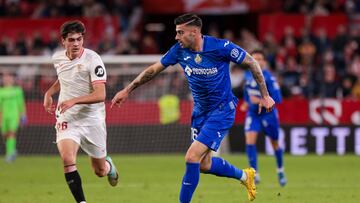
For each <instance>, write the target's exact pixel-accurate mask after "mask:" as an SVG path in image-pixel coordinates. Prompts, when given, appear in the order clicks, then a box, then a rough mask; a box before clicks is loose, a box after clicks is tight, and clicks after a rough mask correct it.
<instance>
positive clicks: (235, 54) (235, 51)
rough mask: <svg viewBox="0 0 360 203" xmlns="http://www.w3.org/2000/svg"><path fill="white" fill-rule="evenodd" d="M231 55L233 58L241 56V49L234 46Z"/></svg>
mask: <svg viewBox="0 0 360 203" xmlns="http://www.w3.org/2000/svg"><path fill="white" fill-rule="evenodd" d="M230 56H231V57H233V58H237V57H239V50H238V49H236V48H233V49H232V50H231V52H230Z"/></svg>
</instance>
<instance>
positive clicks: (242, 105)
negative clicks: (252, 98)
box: [240, 102, 249, 112]
mask: <svg viewBox="0 0 360 203" xmlns="http://www.w3.org/2000/svg"><path fill="white" fill-rule="evenodd" d="M248 108H249V105H248V104H247V103H246V102H243V103H242V104H241V106H240V111H242V112H245V111H247V110H248Z"/></svg>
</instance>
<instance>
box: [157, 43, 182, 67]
mask: <svg viewBox="0 0 360 203" xmlns="http://www.w3.org/2000/svg"><path fill="white" fill-rule="evenodd" d="M178 46H179V45H177V44H175V45H174V46H172V47H171V48H170V49H169V51H168V52H166V53H165V54H164V55H163V57H162V58H161V60H160V63H161V64H162V65H163V66H164V67H168V66H170V65H175V64H177V63H178V60H177V52H178Z"/></svg>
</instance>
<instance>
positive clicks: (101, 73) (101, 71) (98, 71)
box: [95, 66, 105, 77]
mask: <svg viewBox="0 0 360 203" xmlns="http://www.w3.org/2000/svg"><path fill="white" fill-rule="evenodd" d="M104 74H105V70H104V68H103V67H101V66H96V68H95V75H96V76H98V77H102V76H104Z"/></svg>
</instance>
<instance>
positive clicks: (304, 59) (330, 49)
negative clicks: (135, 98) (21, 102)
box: [0, 0, 360, 99]
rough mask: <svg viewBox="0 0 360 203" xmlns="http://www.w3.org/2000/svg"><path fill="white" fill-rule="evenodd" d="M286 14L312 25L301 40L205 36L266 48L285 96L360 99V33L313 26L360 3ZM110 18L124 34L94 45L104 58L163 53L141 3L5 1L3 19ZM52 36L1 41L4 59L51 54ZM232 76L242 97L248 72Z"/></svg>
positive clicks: (288, 5)
mask: <svg viewBox="0 0 360 203" xmlns="http://www.w3.org/2000/svg"><path fill="white" fill-rule="evenodd" d="M283 12H287V13H303V14H306V16H308V17H307V21H308V22H310V23H305V27H303V28H302V31H301V36H295V34H294V28H293V27H291V26H288V27H286V28H285V29H284V30H283V37H282V38H281V39H280V40H277V39H275V37H274V36H273V33H270V32H269V33H265V37H264V39H263V40H260V39H259V38H258V37H257V36H256V34H255V33H253V32H251V31H249V30H247V29H241V30H240V31H239V32H238V33H236V32H234V30H233V28H229V29H228V30H220V29H219V28H218V25H216V24H213V25H211V26H209V27H208V29H207V30H205V34H209V35H213V36H216V37H221V38H226V39H229V40H231V41H233V42H235V43H237V44H238V45H240V46H241V47H242V48H244V49H245V50H247V51H248V52H251V51H253V50H256V49H262V50H264V51H265V53H266V56H267V60H268V66H269V69H271V70H272V71H273V72H274V74H275V75H276V76H277V79H278V81H279V84H280V86H281V90H282V93H283V96H284V97H285V98H289V97H304V98H318V97H336V98H341V99H345V98H348V99H360V51H359V50H360V48H359V45H360V33H359V29H352V28H350V27H348V26H347V25H339V26H338V27H337V33H336V36H335V37H334V38H330V37H329V36H328V33H327V31H326V30H325V29H324V28H322V27H318V28H316V29H315V30H311V28H310V24H311V16H312V15H328V14H330V13H334V12H335V13H336V12H341V13H346V14H349V15H351V14H356V13H360V0H337V1H331V0H301V1H297V0H287V1H284V3H283ZM106 15H111V16H118V17H119V23H120V25H119V27H121V30H120V32H119V34H118V35H116V36H113V35H112V34H110V33H109V34H108V33H105V34H104V37H103V39H101V40H100V42H99V43H98V44H97V45H96V46H95V47H91V48H93V49H95V51H97V52H98V53H99V54H102V55H123V54H162V53H160V48H159V46H160V45H159V44H160V43H161V41H158V40H156V38H155V37H154V36H153V35H152V34H150V33H147V32H143V30H142V29H139V27H145V26H144V25H141V19H142V17H143V15H144V14H143V11H142V8H141V2H140V1H139V0H111V1H110V0H109V1H100V0H71V1H70V0H69V1H68V0H59V1H45V0H32V1H31V0H30V1H23V0H0V17H5V18H6V17H11V18H13V17H27V18H33V19H39V18H48V17H63V16H84V17H97V16H106ZM140 25H141V26H140ZM49 36H50V37H49V40H48V41H47V42H44V40H43V38H42V36H41V34H40V33H38V32H34V34H33V35H32V37H30V38H29V37H26V36H25V34H24V33H19V34H18V36H17V37H15V38H9V37H8V36H3V37H2V39H0V55H51V54H52V53H53V52H54V51H55V50H57V49H59V48H60V47H59V43H58V42H59V38H58V33H56V32H53V33H49ZM231 73H232V78H233V79H234V78H237V79H234V80H233V88H234V90H235V92H236V93H237V94H238V96H239V97H241V91H240V89H241V84H242V80H241V75H242V74H243V71H242V69H241V68H238V67H237V66H234V67H233V68H232V71H231ZM39 77H40V78H37V82H35V83H36V84H37V85H40V86H41V87H42V88H46V85H47V81H48V80H49V83H50V81H51V80H52V79H53V78H47V76H39ZM114 80H116V79H114ZM116 81H119V80H116ZM23 82H24V81H23ZM115 83H116V84H114V85H115V87H121V86H122V85H123V84H122V83H121V82H115ZM25 85H26V84H24V86H25ZM176 86H179V87H183V86H181V85H176ZM29 89H30V90H31V89H32V88H31V87H30V88H29ZM155 89H156V88H155ZM181 91H183V90H181ZM40 92H41V91H40ZM39 94H40V93H39Z"/></svg>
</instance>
